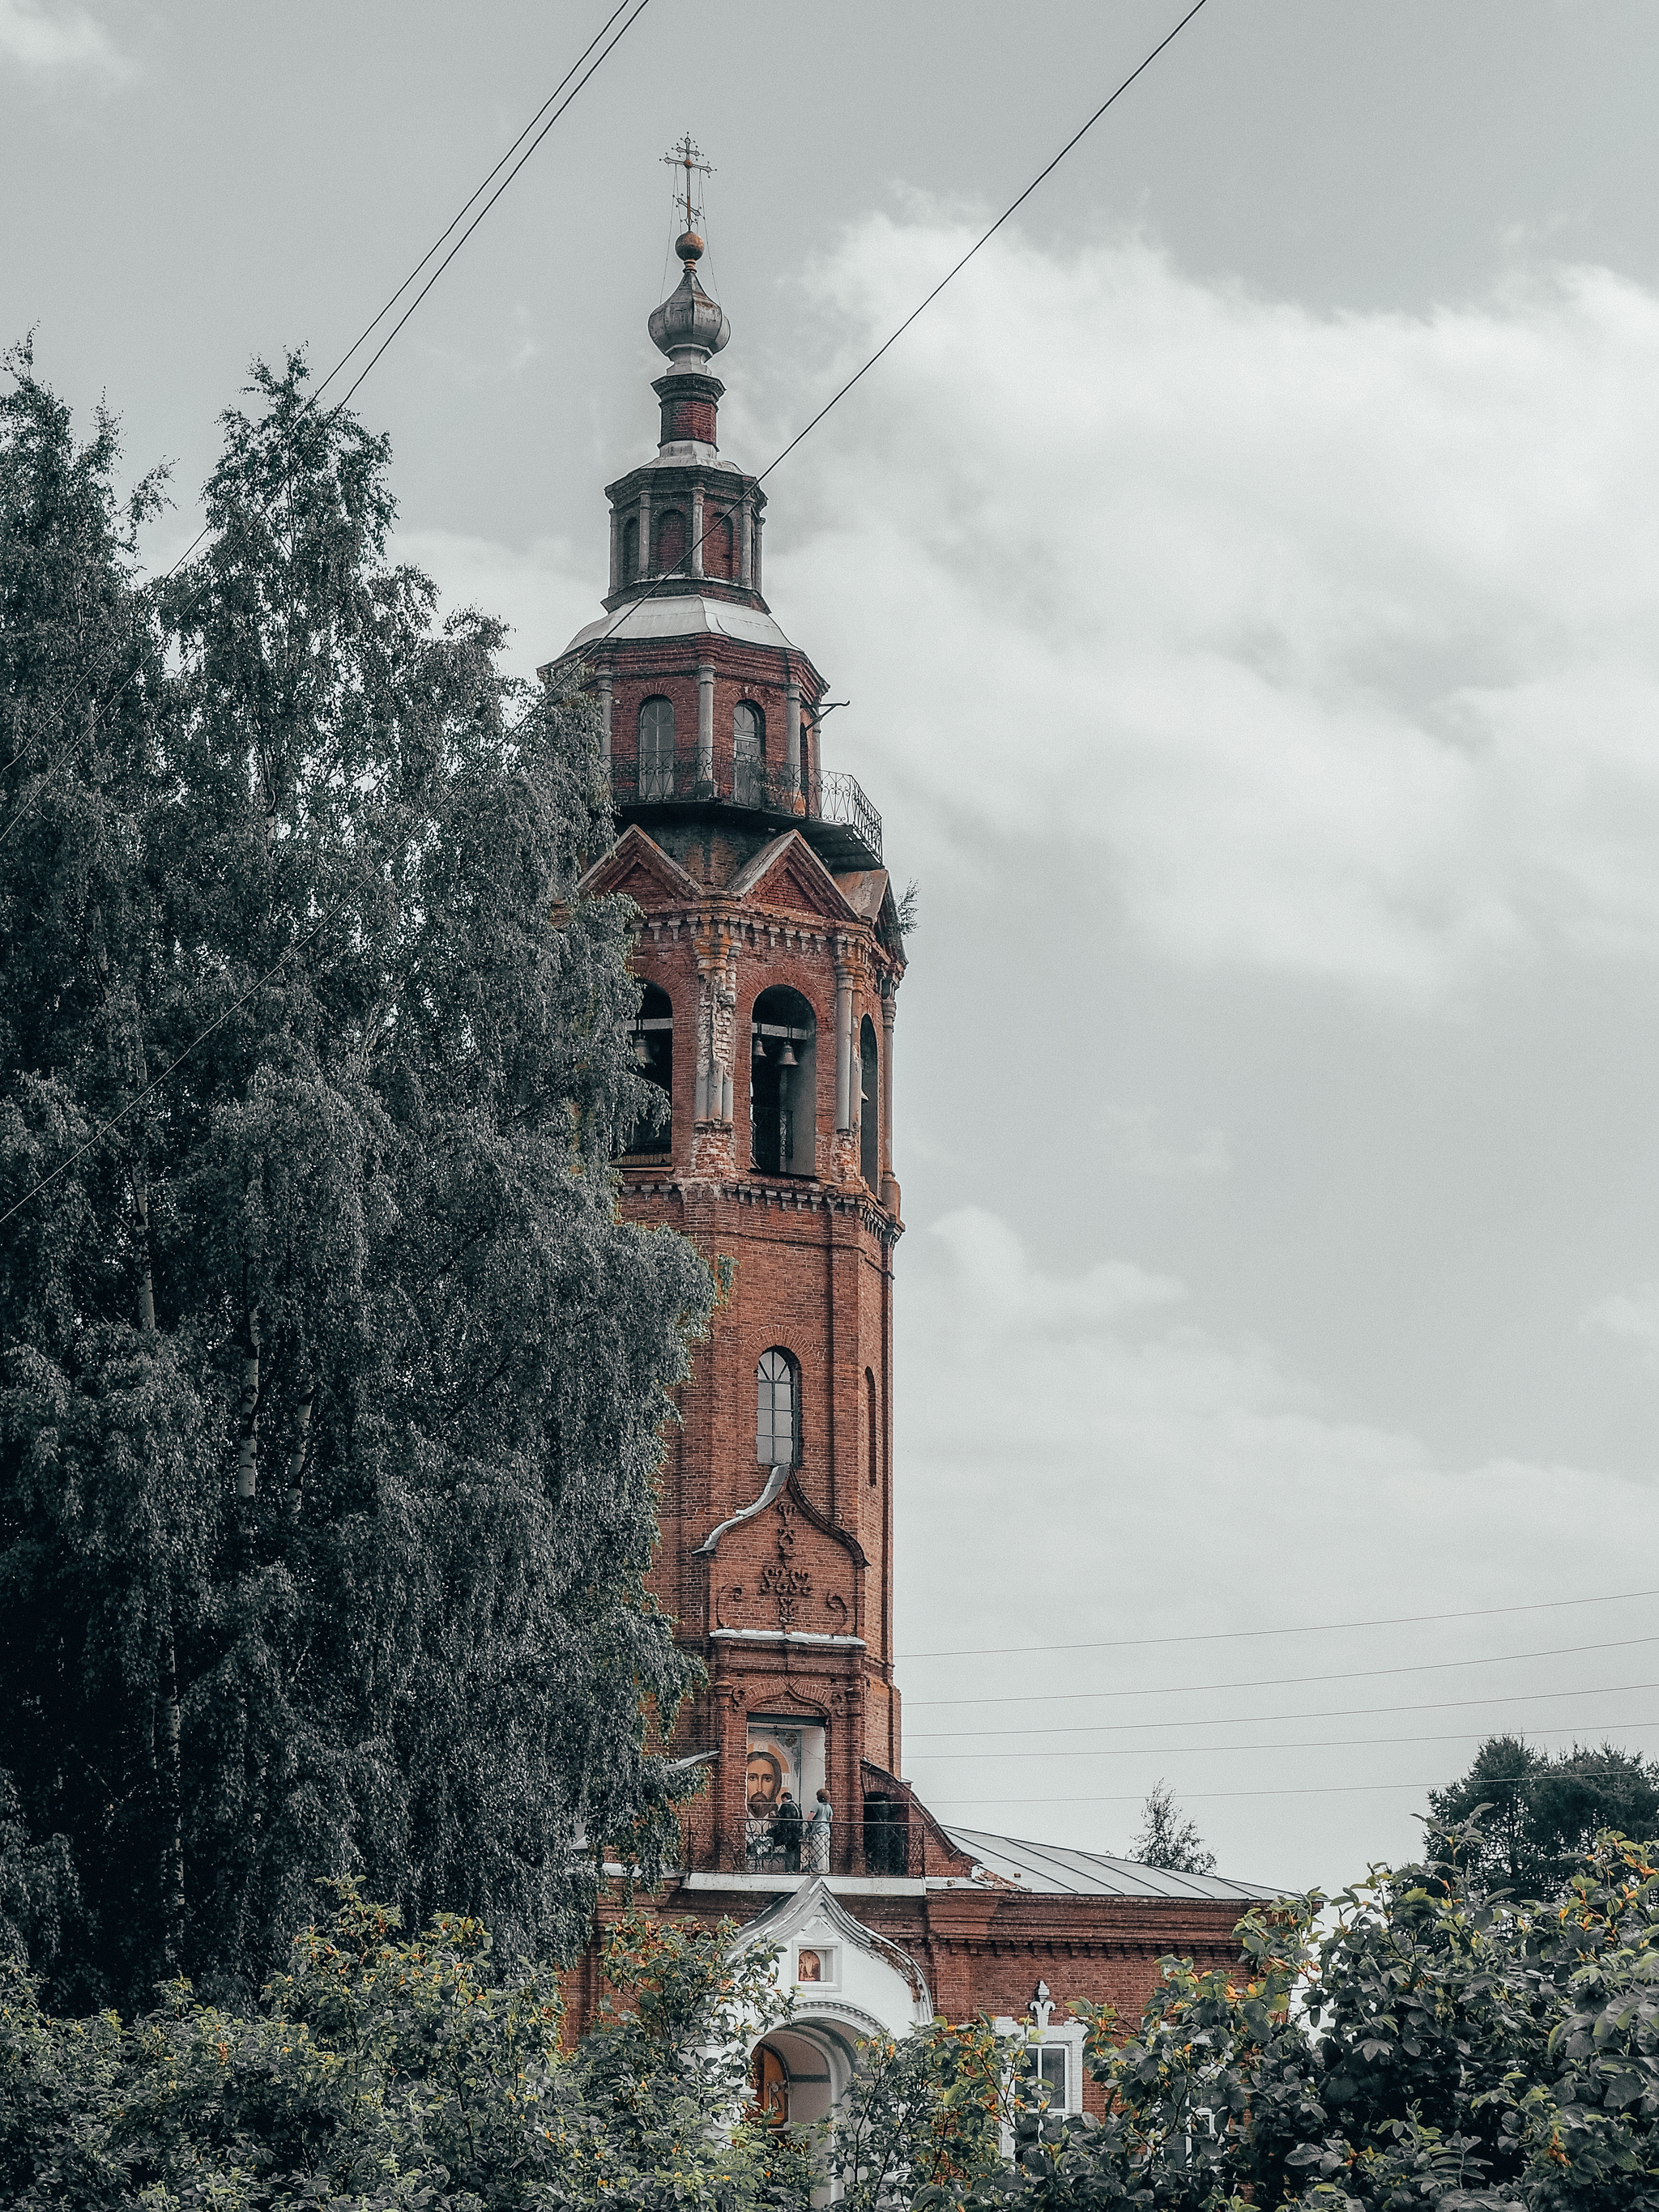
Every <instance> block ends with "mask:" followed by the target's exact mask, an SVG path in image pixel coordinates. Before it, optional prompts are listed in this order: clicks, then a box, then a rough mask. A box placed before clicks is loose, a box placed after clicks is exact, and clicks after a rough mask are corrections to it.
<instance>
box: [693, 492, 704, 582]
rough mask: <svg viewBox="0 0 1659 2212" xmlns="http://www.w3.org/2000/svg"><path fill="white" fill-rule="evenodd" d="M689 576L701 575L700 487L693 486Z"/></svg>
mask: <svg viewBox="0 0 1659 2212" xmlns="http://www.w3.org/2000/svg"><path fill="white" fill-rule="evenodd" d="M691 574H693V575H694V576H701V575H702V485H701V484H696V485H694V486H693V488H692V492H691Z"/></svg>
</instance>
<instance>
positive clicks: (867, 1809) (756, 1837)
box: [723, 1797, 922, 1880]
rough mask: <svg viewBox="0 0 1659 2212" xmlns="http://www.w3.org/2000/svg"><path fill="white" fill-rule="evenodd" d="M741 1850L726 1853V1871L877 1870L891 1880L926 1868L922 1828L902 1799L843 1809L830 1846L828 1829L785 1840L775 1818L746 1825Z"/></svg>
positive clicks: (877, 1800) (832, 1830)
mask: <svg viewBox="0 0 1659 2212" xmlns="http://www.w3.org/2000/svg"><path fill="white" fill-rule="evenodd" d="M797 1834H798V1836H799V1841H798V1842H796V1843H793V1844H785V1843H784V1842H783V1841H782V1840H781V1838H780V1837H779V1836H778V1834H777V1832H776V1830H775V1825H774V1823H773V1821H771V1820H747V1821H745V1822H744V1838H743V1844H742V1846H741V1852H740V1854H739V1852H738V1850H732V1851H729V1852H727V1853H726V1854H724V1855H723V1857H724V1859H725V1871H726V1872H728V1873H732V1874H752V1875H758V1876H761V1877H763V1878H764V1879H769V1878H770V1877H771V1876H773V1875H787V1876H789V1877H792V1878H793V1876H794V1875H810V1874H859V1875H877V1876H878V1877H885V1878H887V1879H889V1880H891V1879H893V1878H895V1877H903V1876H905V1875H913V1874H917V1875H919V1874H920V1873H921V1871H922V1863H921V1861H922V1831H921V1826H920V1824H918V1825H916V1826H912V1825H911V1823H910V1821H909V1820H908V1818H907V1817H906V1814H905V1811H904V1808H903V1807H902V1804H899V1803H896V1802H893V1801H891V1800H889V1799H885V1798H876V1797H866V1798H865V1799H864V1800H863V1801H862V1803H861V1804H860V1806H859V1808H857V1813H856V1815H855V1817H854V1818H853V1819H851V1820H848V1819H846V1818H845V1817H843V1816H842V1814H841V1813H840V1812H839V1810H838V1811H837V1815H836V1820H835V1823H834V1825H833V1826H832V1827H831V1828H830V1830H829V1838H828V1847H827V1850H826V1848H825V1844H824V1838H823V1831H822V1829H819V1830H817V1831H816V1832H814V1831H807V1830H800V1831H797Z"/></svg>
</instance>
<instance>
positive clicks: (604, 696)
mask: <svg viewBox="0 0 1659 2212" xmlns="http://www.w3.org/2000/svg"><path fill="white" fill-rule="evenodd" d="M599 751H600V754H601V756H602V757H603V758H604V761H605V768H606V769H607V771H608V770H609V769H610V766H611V671H610V670H609V669H608V668H602V669H601V670H600V671H599Z"/></svg>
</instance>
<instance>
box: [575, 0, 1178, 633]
mask: <svg viewBox="0 0 1659 2212" xmlns="http://www.w3.org/2000/svg"><path fill="white" fill-rule="evenodd" d="M1205 6H1206V0H1196V4H1195V5H1194V6H1193V7H1191V8H1189V9H1188V10H1187V13H1186V14H1185V15H1183V16H1182V19H1181V21H1179V22H1178V23H1177V24H1176V27H1175V28H1174V29H1173V30H1172V31H1170V33H1168V34H1167V35H1166V36H1165V37H1164V38H1162V39H1160V40H1158V44H1157V45H1156V46H1154V47H1153V48H1152V52H1150V53H1149V54H1147V55H1146V57H1145V58H1144V59H1142V60H1141V61H1139V62H1138V63H1137V64H1135V66H1134V68H1133V69H1132V70H1130V72H1129V74H1128V76H1126V77H1125V78H1124V79H1123V81H1122V82H1121V84H1119V85H1117V86H1116V87H1115V88H1114V90H1112V91H1111V92H1109V93H1108V94H1107V95H1106V97H1105V99H1104V100H1102V101H1101V103H1100V105H1099V106H1098V107H1097V108H1096V110H1095V112H1094V113H1093V114H1092V115H1091V117H1090V118H1089V119H1088V121H1087V122H1086V123H1085V124H1084V125H1082V126H1081V127H1080V128H1079V129H1078V130H1077V131H1073V134H1072V136H1071V137H1069V138H1068V139H1067V140H1066V143H1065V144H1064V145H1063V146H1062V147H1061V148H1060V151H1059V153H1057V154H1056V155H1054V158H1053V160H1052V161H1048V163H1046V164H1045V166H1044V167H1042V168H1041V169H1039V170H1038V171H1037V173H1036V176H1034V177H1033V178H1032V179H1031V181H1030V184H1029V185H1026V187H1025V189H1024V191H1022V192H1021V193H1019V194H1018V197H1016V198H1014V199H1012V200H1010V201H1009V203H1008V204H1007V206H1006V208H1004V210H1002V213H1001V214H1000V216H998V217H997V219H996V221H995V222H994V223H993V224H992V225H991V227H990V228H989V229H988V230H986V231H982V232H981V234H980V235H979V237H978V238H976V239H975V240H974V243H973V244H972V245H971V246H969V249H968V251H967V252H966V253H964V254H963V257H962V258H961V260H960V261H958V262H957V264H956V265H955V267H954V268H952V269H949V270H946V271H945V275H944V276H941V277H940V278H939V282H938V283H937V284H935V285H934V287H933V290H932V291H931V292H930V293H929V294H928V295H927V298H926V299H925V300H923V301H921V304H920V306H918V307H913V308H912V309H911V310H910V313H908V315H907V316H906V317H905V318H904V320H903V321H902V323H901V324H900V325H898V327H897V329H896V330H895V331H890V333H889V335H888V336H887V337H885V338H884V339H883V340H882V343H880V344H879V345H878V347H877V348H876V349H875V351H874V352H873V353H872V355H871V356H870V357H869V359H868V360H867V361H866V362H864V364H863V365H862V367H861V368H857V369H855V370H854V372H853V374H852V375H851V376H849V377H848V380H847V381H846V383H845V384H843V385H842V386H841V388H840V390H839V391H838V392H833V393H832V394H831V395H830V397H829V398H828V399H826V400H825V402H824V403H823V406H822V407H820V408H819V410H818V411H817V414H816V415H814V416H813V417H812V419H811V422H808V423H806V424H805V427H804V428H801V429H799V430H797V431H796V433H795V435H794V436H793V438H792V439H791V440H790V441H789V442H788V444H787V446H785V447H783V449H782V450H781V452H780V453H775V454H774V455H773V456H772V459H770V460H769V462H768V463H767V465H766V466H765V467H764V468H763V470H762V471H761V472H760V474H759V475H758V476H757V477H752V478H751V479H750V484H749V487H748V489H747V490H745V491H744V493H743V494H742V495H741V496H740V497H738V499H735V500H733V501H732V504H731V506H730V507H724V508H721V509H720V511H719V512H718V513H716V514H715V515H714V519H713V520H712V521H710V522H709V523H708V525H707V526H705V528H704V530H703V532H702V537H701V538H698V539H697V540H696V544H692V545H691V546H690V547H689V548H688V549H687V550H686V551H685V552H684V553H683V554H682V555H681V556H680V557H679V559H678V561H677V562H675V564H674V567H673V568H672V570H671V571H670V574H669V575H665V576H659V578H658V579H657V581H656V582H655V583H654V584H653V586H651V588H650V590H649V591H647V592H641V594H640V596H639V598H638V599H630V600H629V602H628V604H627V605H626V606H623V607H620V608H618V610H617V615H616V618H615V620H614V621H613V622H612V623H611V627H610V628H609V629H606V630H604V631H602V632H601V633H600V635H599V636H598V637H596V638H591V639H590V640H589V641H588V646H589V648H591V647H593V646H599V645H604V644H605V643H607V642H608V641H609V640H610V639H611V638H612V637H614V636H615V635H616V634H617V629H619V628H620V626H621V625H622V623H624V622H626V620H627V619H628V617H629V614H630V613H631V612H632V611H633V610H634V609H635V607H642V606H644V605H646V604H647V601H648V600H651V599H655V598H656V596H657V594H658V592H659V591H660V590H661V589H662V587H663V586H664V585H665V583H667V582H668V581H669V580H670V577H671V576H689V575H690V574H692V573H693V571H692V568H691V556H692V555H693V554H694V553H696V551H697V550H699V548H700V547H702V545H704V544H707V542H708V539H709V538H710V537H711V536H712V535H713V534H714V532H715V531H716V530H718V529H719V528H720V526H721V525H722V524H723V523H726V522H729V521H730V520H732V516H733V515H734V514H735V513H737V511H738V508H739V507H741V506H742V505H743V503H744V500H746V499H747V498H748V496H749V494H750V491H752V490H754V489H756V487H757V486H758V485H760V484H763V483H765V482H766V479H767V478H768V477H769V476H770V475H771V473H772V471H774V469H775V468H777V467H778V466H779V465H781V463H782V462H784V461H786V460H787V459H788V458H789V456H790V454H791V453H793V452H794V450H795V448H796V447H797V446H799V444H800V443H801V441H803V440H804V439H805V438H809V437H810V436H811V434H812V432H813V431H814V430H816V429H817V427H818V424H819V423H820V422H823V418H824V416H826V415H828V414H829V412H830V410H831V409H833V408H836V407H838V406H840V404H841V403H842V400H843V399H845V398H846V397H847V395H848V392H850V391H851V390H852V389H853V386H854V385H855V384H857V383H859V382H860V380H862V379H863V378H864V377H866V376H867V375H868V374H869V373H870V371H871V370H872V368H874V367H875V365H876V363H877V362H878V361H879V360H880V359H881V357H882V356H883V355H884V353H886V352H887V351H888V350H889V349H890V348H891V347H893V346H896V344H897V343H898V342H899V340H900V339H901V338H902V337H903V336H904V333H905V332H906V331H908V329H909V327H910V325H911V324H912V323H914V322H915V321H916V320H917V319H918V318H919V317H920V316H921V315H924V314H926V313H927V310H928V308H929V307H932V306H933V302H934V301H935V300H937V299H938V297H939V294H940V293H941V292H942V291H944V289H945V286H946V285H947V284H950V283H953V282H954V281H955V279H956V278H957V277H958V276H960V275H961V274H962V272H963V270H964V269H965V268H966V267H967V266H968V264H969V262H970V261H971V260H972V259H973V258H974V256H975V254H976V253H977V252H979V251H980V250H981V247H982V246H988V245H989V244H990V242H991V240H993V239H994V237H995V236H996V234H997V233H998V232H999V231H1000V229H1001V228H1002V226H1003V224H1004V223H1006V222H1007V221H1008V220H1009V219H1010V217H1011V216H1013V215H1015V214H1017V213H1018V210H1020V209H1021V208H1022V207H1024V204H1025V203H1026V201H1027V200H1029V199H1030V197H1031V195H1032V193H1033V192H1034V191H1036V189H1037V186H1038V185H1041V184H1042V183H1044V182H1045V181H1046V180H1047V179H1048V178H1049V177H1051V176H1052V175H1053V174H1054V171H1055V170H1056V169H1057V168H1058V167H1060V163H1061V162H1062V161H1064V160H1065V159H1066V155H1068V154H1069V153H1070V152H1071V151H1072V149H1073V147H1075V146H1077V145H1079V144H1080V143H1081V142H1082V141H1083V140H1084V139H1085V138H1086V137H1088V135H1089V133H1090V131H1092V130H1093V129H1094V127H1095V125H1096V124H1097V123H1098V122H1099V120H1100V118H1101V117H1102V116H1103V115H1104V114H1105V112H1106V111H1107V109H1108V108H1109V107H1110V106H1112V105H1113V104H1114V102H1115V101H1116V100H1121V98H1122V96H1123V94H1125V93H1126V92H1127V90H1128V89H1129V87H1130V86H1131V85H1132V84H1133V82H1134V81H1135V79H1136V78H1137V77H1139V76H1144V75H1145V74H1146V71H1147V70H1149V69H1151V67H1152V64H1153V63H1154V62H1155V61H1156V60H1157V59H1158V56H1159V55H1160V54H1161V53H1162V52H1164V48H1165V47H1166V46H1173V44H1174V43H1175V41H1176V40H1177V39H1178V38H1179V37H1180V36H1181V33H1182V32H1183V31H1184V30H1185V29H1186V27H1187V26H1188V23H1190V22H1191V21H1192V20H1193V18H1194V15H1197V14H1198V13H1199V11H1200V9H1202V8H1203V7H1205ZM644 552H645V549H644V548H643V547H642V548H641V556H642V557H643V556H644Z"/></svg>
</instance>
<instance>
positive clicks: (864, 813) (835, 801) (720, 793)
mask: <svg viewBox="0 0 1659 2212" xmlns="http://www.w3.org/2000/svg"><path fill="white" fill-rule="evenodd" d="M611 790H612V792H613V793H614V795H615V797H616V800H617V805H619V806H708V805H717V806H736V807H743V808H745V809H748V810H750V811H752V812H755V813H758V814H769V815H774V816H779V817H784V818H793V819H795V820H799V821H801V822H803V823H805V824H807V825H809V826H820V827H823V828H828V829H838V830H841V831H842V832H844V833H845V836H846V839H847V840H848V842H849V845H850V846H851V847H854V848H861V849H862V851H863V852H864V853H865V854H867V855H868V856H869V865H871V866H876V867H879V866H880V865H881V816H880V815H879V814H878V812H877V811H876V809H875V808H874V807H873V806H872V805H871V803H870V800H869V799H868V798H867V796H866V793H865V791H864V788H863V787H862V786H861V785H860V782H859V781H858V779H857V777H856V776H852V775H848V774H847V773H846V772H845V770H844V769H825V770H823V771H821V772H819V773H817V774H815V775H803V774H801V773H800V772H799V770H792V769H787V768H772V767H769V766H768V765H767V764H766V763H764V762H762V761H751V760H741V759H739V760H732V761H716V762H714V763H710V764H709V770H708V774H707V775H703V774H700V773H699V767H698V763H697V762H696V759H695V758H692V759H690V760H687V759H678V758H677V759H675V760H672V761H669V760H653V759H651V758H649V757H647V758H646V759H645V760H643V761H633V760H618V761H613V762H612V763H611Z"/></svg>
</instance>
